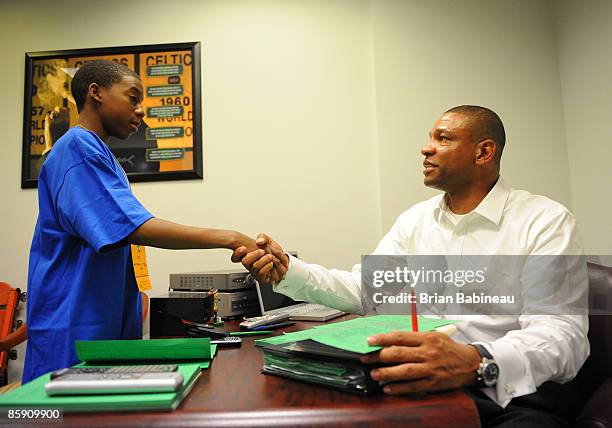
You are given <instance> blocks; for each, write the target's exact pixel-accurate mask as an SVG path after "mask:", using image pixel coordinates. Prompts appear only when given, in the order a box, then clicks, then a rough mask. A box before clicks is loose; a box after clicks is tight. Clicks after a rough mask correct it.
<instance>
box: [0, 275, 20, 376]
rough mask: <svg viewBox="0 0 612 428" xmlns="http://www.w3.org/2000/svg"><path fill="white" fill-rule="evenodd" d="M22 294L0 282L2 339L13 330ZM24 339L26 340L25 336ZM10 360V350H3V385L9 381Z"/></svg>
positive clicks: (0, 370)
mask: <svg viewBox="0 0 612 428" xmlns="http://www.w3.org/2000/svg"><path fill="white" fill-rule="evenodd" d="M20 296H21V290H19V289H18V288H17V289H15V288H13V287H11V286H10V285H9V284H7V283H6V282H0V339H2V340H3V339H5V338H6V337H7V336H9V335H10V334H11V333H12V332H13V329H14V326H15V314H16V312H17V305H19V297H20ZM23 330H25V328H24V329H23ZM24 336H25V335H24ZM23 339H24V340H25V337H24V338H23ZM8 360H9V350H4V351H1V352H0V384H2V385H6V382H7V371H8Z"/></svg>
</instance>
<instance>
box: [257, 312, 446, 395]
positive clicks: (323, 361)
mask: <svg viewBox="0 0 612 428" xmlns="http://www.w3.org/2000/svg"><path fill="white" fill-rule="evenodd" d="M455 322H456V321H453V320H447V319H432V318H419V320H418V323H419V331H432V330H435V329H437V328H439V327H443V326H448V325H451V324H454V323H455ZM392 331H412V320H411V317H409V316H404V315H377V316H372V317H364V318H355V319H352V320H349V321H344V322H338V323H331V324H325V325H321V326H317V327H314V328H311V329H308V330H303V331H298V332H295V333H286V334H284V335H281V336H276V337H271V338H267V339H260V340H258V341H256V344H257V346H259V347H261V349H262V351H263V353H264V367H263V369H262V371H263V373H267V374H272V375H277V376H282V377H287V378H291V379H295V380H300V381H304V382H309V383H315V384H319V385H324V386H328V387H332V388H337V389H341V390H344V391H347V392H353V393H359V394H365V395H370V394H376V393H379V392H380V391H381V385H380V384H379V383H378V382H375V381H373V380H372V379H371V377H370V370H371V369H372V368H374V366H372V365H365V364H362V363H361V362H360V357H361V356H362V355H364V354H368V353H371V352H375V351H378V350H380V349H381V347H380V346H370V345H368V343H367V338H368V337H369V336H372V335H374V334H380V333H390V332H392Z"/></svg>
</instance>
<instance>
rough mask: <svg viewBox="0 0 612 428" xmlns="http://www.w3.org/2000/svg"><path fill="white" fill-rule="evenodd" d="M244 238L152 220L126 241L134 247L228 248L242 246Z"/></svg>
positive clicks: (227, 232) (218, 230)
mask: <svg viewBox="0 0 612 428" xmlns="http://www.w3.org/2000/svg"><path fill="white" fill-rule="evenodd" d="M241 236H244V235H242V234H240V233H238V232H235V231H233V230H222V229H204V228H199V227H192V226H184V225H181V224H177V223H172V222H170V221H166V220H162V219H159V218H152V219H150V220H148V221H147V222H145V223H143V224H142V225H141V226H140V227H139V228H138V229H136V230H135V231H134V232H133V233H132V234H131V235H130V236H128V239H127V241H128V242H129V243H130V244H134V245H146V246H150V247H158V248H167V249H172V250H181V249H198V248H201V249H207V248H228V249H235V248H237V247H238V246H239V245H244V242H242V240H241V239H240V237H241Z"/></svg>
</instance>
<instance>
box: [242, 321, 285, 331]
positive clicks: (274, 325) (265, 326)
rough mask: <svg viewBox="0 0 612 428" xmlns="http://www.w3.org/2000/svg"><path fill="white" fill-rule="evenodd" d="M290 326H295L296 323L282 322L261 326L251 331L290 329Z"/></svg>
mask: <svg viewBox="0 0 612 428" xmlns="http://www.w3.org/2000/svg"><path fill="white" fill-rule="evenodd" d="M290 325H295V323H294V322H281V323H278V324H268V325H260V326H259V327H253V328H252V329H251V331H257V330H268V329H270V328H281V327H289V326H290Z"/></svg>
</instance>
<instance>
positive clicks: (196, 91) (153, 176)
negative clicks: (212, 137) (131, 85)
mask: <svg viewBox="0 0 612 428" xmlns="http://www.w3.org/2000/svg"><path fill="white" fill-rule="evenodd" d="M181 50H185V51H187V50H188V51H190V52H191V58H192V64H191V76H189V77H190V78H191V84H192V86H191V88H192V92H191V94H192V99H191V108H192V119H193V126H192V132H193V134H192V135H193V165H192V168H191V169H188V170H176V171H156V172H126V175H127V176H128V179H129V181H130V182H148V181H166V180H193V179H203V162H202V101H201V68H200V62H201V56H200V42H183V43H167V44H153V45H136V46H116V47H99V48H87V49H68V50H56V51H42V52H26V54H25V79H24V80H25V84H24V111H23V141H22V165H21V188H22V189H27V188H36V187H38V178H31V175H32V174H31V172H32V171H31V157H32V156H31V138H32V98H33V90H34V83H33V77H34V64H35V62H36V61H40V60H46V59H55V58H57V59H61V58H71V57H83V56H97V55H113V54H117V55H118V54H123V55H125V54H134V55H138V54H141V53H148V52H156V53H158V52H167V51H181ZM144 91H145V93H146V91H147V89H146V88H145V89H144ZM111 151H112V148H111Z"/></svg>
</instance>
